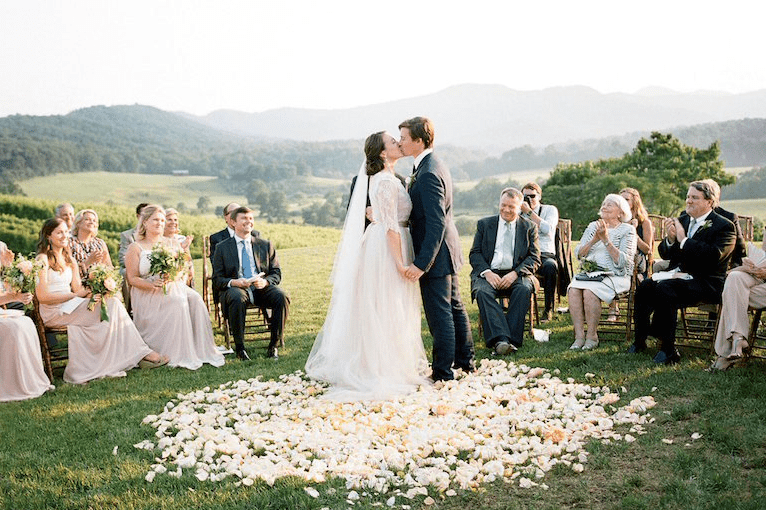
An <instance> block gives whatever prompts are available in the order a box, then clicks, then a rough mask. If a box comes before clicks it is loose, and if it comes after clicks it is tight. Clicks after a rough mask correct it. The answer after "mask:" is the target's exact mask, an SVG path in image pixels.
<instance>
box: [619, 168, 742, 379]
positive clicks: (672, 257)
mask: <svg viewBox="0 0 766 510" xmlns="http://www.w3.org/2000/svg"><path fill="white" fill-rule="evenodd" d="M716 205H717V203H716V194H715V191H714V189H713V187H712V186H711V185H710V184H709V183H706V182H704V181H694V182H692V183H691V184H690V185H689V191H688V192H687V194H686V214H685V215H683V216H682V217H680V218H667V219H666V220H665V232H666V233H667V234H666V237H665V239H664V240H663V241H662V242H660V245H659V248H658V251H659V254H660V256H661V257H662V258H663V259H665V260H669V261H670V264H669V271H674V274H673V278H669V279H664V280H659V278H658V276H659V275H658V274H654V275H652V278H649V279H647V280H644V281H643V282H641V284H640V285H639V286H638V288H637V289H636V296H635V308H634V314H633V317H634V322H635V340H634V342H633V345H631V346H630V348H629V349H628V352H630V353H637V352H642V351H644V350H646V339H647V338H648V336H649V334H650V332H651V334H652V336H655V337H656V338H657V339H658V340H659V341H660V351H659V352H658V353H657V355H656V356H655V357H654V362H655V363H663V364H671V363H677V362H678V361H679V360H680V359H681V356H680V354H679V353H678V351H677V350H676V348H675V334H676V322H677V314H678V309H679V308H681V307H686V306H694V305H698V304H700V303H720V302H721V291H722V290H723V284H724V280H725V279H726V269H727V268H728V267H729V260H730V259H731V254H732V251H733V250H734V244H735V243H736V239H737V232H736V229H735V228H734V224H732V222H730V221H729V220H727V219H726V218H724V217H723V216H720V215H718V214H717V213H716V212H715V211H713V208H714V207H715V206H716ZM650 320H651V327H650Z"/></svg>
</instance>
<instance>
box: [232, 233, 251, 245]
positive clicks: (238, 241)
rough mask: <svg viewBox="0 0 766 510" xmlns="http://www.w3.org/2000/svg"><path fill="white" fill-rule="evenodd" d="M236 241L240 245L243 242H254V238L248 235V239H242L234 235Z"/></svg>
mask: <svg viewBox="0 0 766 510" xmlns="http://www.w3.org/2000/svg"><path fill="white" fill-rule="evenodd" d="M234 239H235V240H236V241H237V244H239V243H240V242H241V241H247V242H252V236H251V235H249V234H248V236H247V237H246V238H244V239H243V238H241V237H239V236H238V235H237V234H234Z"/></svg>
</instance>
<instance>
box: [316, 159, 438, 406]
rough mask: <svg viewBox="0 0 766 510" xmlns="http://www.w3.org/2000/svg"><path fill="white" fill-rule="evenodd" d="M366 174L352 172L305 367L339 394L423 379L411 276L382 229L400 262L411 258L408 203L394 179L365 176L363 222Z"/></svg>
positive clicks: (378, 395)
mask: <svg viewBox="0 0 766 510" xmlns="http://www.w3.org/2000/svg"><path fill="white" fill-rule="evenodd" d="M366 177H367V176H366V175H364V173H363V172H362V171H360V174H359V177H358V178H357V183H356V186H355V188H354V193H353V196H352V198H351V203H350V206H349V210H348V213H347V218H346V225H345V227H344V233H343V237H342V239H341V243H340V246H339V248H338V254H337V255H336V259H335V266H334V268H333V295H332V300H331V301H330V308H329V311H328V313H327V318H326V319H325V323H324V326H323V327H322V330H321V331H320V332H319V335H318V336H317V338H316V341H315V342H314V346H313V348H312V349H311V353H310V354H309V358H308V361H307V362H306V374H307V375H308V376H309V377H311V378H313V379H317V380H321V381H326V382H328V383H330V385H331V387H330V389H329V391H328V393H327V395H328V396H329V397H330V398H334V399H339V400H385V399H389V398H392V397H395V396H398V395H403V394H406V393H410V392H412V391H414V390H415V389H417V386H418V385H419V384H422V383H424V382H425V381H426V379H425V375H426V374H427V373H428V370H427V368H428V362H427V360H426V355H425V350H424V348H423V341H422V339H421V337H420V330H421V318H420V317H421V316H420V298H419V295H418V285H417V283H414V282H410V281H407V280H405V279H404V278H403V277H402V276H401V275H400V274H399V273H398V272H397V270H396V262H395V261H394V258H393V255H392V254H391V253H390V248H389V245H388V240H387V232H388V231H389V230H394V231H396V232H398V233H399V236H400V238H401V245H402V257H403V260H404V264H405V265H409V264H411V263H412V260H413V250H412V238H411V237H410V232H409V229H408V228H407V219H408V218H409V214H410V210H411V209H412V203H411V202H410V197H409V195H408V194H407V191H406V190H405V189H404V186H402V183H401V182H400V181H399V179H397V178H396V176H394V175H393V174H392V173H390V172H387V171H381V172H378V173H377V174H375V175H373V176H372V177H371V178H370V179H369V195H370V203H371V205H372V213H373V219H374V221H373V223H371V224H370V225H369V227H367V229H366V230H365V229H364V205H365V202H366V191H367V178H366Z"/></svg>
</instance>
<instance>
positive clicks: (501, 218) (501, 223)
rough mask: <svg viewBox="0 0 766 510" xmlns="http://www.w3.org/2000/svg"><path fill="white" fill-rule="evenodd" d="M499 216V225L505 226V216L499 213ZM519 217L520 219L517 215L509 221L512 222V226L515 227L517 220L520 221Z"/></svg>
mask: <svg viewBox="0 0 766 510" xmlns="http://www.w3.org/2000/svg"><path fill="white" fill-rule="evenodd" d="M497 218H498V227H504V226H505V220H504V219H503V217H502V216H500V215H499V214H498V215H497ZM518 219H519V217H518V216H516V217H515V218H514V219H513V220H511V221H509V222H508V223H510V224H511V226H514V227H515V226H516V222H517V221H518Z"/></svg>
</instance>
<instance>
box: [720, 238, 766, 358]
mask: <svg viewBox="0 0 766 510" xmlns="http://www.w3.org/2000/svg"><path fill="white" fill-rule="evenodd" d="M761 249H763V250H766V236H764V240H763V244H762V245H761ZM757 262H758V265H756V263H755V262H753V260H752V259H751V258H748V257H745V258H744V259H743V260H742V265H741V266H738V267H735V268H734V269H732V270H731V271H729V275H728V276H727V277H726V282H725V283H724V286H723V294H722V296H721V314H720V320H719V322H718V330H717V331H716V334H715V352H716V354H717V355H718V358H717V359H716V360H715V363H713V366H712V369H714V370H726V369H727V368H729V367H730V366H731V365H732V364H734V363H735V362H736V361H737V360H738V359H739V358H741V357H742V351H743V350H744V349H747V348H748V347H749V346H748V343H747V335H748V333H749V331H750V321H749V319H748V315H747V308H748V306H751V307H753V308H764V307H766V264H764V261H763V260H760V261H757Z"/></svg>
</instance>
